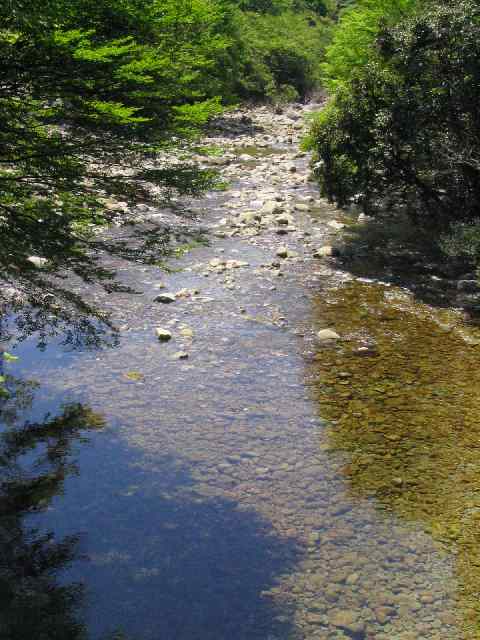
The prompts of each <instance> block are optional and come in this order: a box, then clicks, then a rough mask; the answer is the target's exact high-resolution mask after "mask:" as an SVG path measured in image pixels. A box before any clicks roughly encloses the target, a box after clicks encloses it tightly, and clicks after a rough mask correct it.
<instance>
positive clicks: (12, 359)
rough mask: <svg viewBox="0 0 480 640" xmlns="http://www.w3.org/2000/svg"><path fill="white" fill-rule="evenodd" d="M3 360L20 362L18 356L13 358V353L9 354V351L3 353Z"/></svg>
mask: <svg viewBox="0 0 480 640" xmlns="http://www.w3.org/2000/svg"><path fill="white" fill-rule="evenodd" d="M3 359H4V360H6V361H7V362H15V361H16V360H18V356H12V354H11V353H8V352H7V351H4V352H3Z"/></svg>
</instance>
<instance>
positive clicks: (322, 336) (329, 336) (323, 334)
mask: <svg viewBox="0 0 480 640" xmlns="http://www.w3.org/2000/svg"><path fill="white" fill-rule="evenodd" d="M317 338H318V339H319V340H320V341H321V342H330V341H334V340H340V339H341V338H340V336H339V335H338V333H336V332H335V331H333V329H321V330H320V331H319V332H318V333H317Z"/></svg>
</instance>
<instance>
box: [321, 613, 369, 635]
mask: <svg viewBox="0 0 480 640" xmlns="http://www.w3.org/2000/svg"><path fill="white" fill-rule="evenodd" d="M328 620H329V622H330V624H331V625H333V626H334V627H338V628H339V629H345V630H346V631H349V632H351V633H354V634H360V633H363V631H364V630H365V623H364V622H363V620H361V619H360V618H359V616H358V614H357V612H356V611H353V610H351V609H344V610H339V609H337V610H336V611H333V612H332V613H330V615H329V617H328Z"/></svg>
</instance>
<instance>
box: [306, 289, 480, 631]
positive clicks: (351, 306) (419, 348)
mask: <svg viewBox="0 0 480 640" xmlns="http://www.w3.org/2000/svg"><path fill="white" fill-rule="evenodd" d="M315 313H316V318H317V320H318V322H319V324H321V325H322V326H334V327H335V329H336V330H337V331H338V332H339V333H340V334H341V335H342V336H343V338H344V340H342V341H341V342H339V343H338V344H337V345H336V346H332V347H326V346H325V347H321V348H320V349H319V351H318V353H317V354H316V356H315V357H314V358H313V361H312V362H311V364H310V366H311V372H312V376H313V377H314V379H315V387H314V388H315V394H316V399H317V401H318V404H319V409H320V412H321V415H322V417H324V418H327V419H329V421H330V422H331V426H330V427H329V430H328V436H329V439H330V443H331V446H332V448H333V449H336V450H338V451H343V452H347V453H348V456H349V461H348V463H347V464H346V465H345V467H344V469H343V473H344V476H345V477H346V478H347V479H348V483H349V486H350V488H351V491H352V493H353V496H354V497H356V498H357V499H358V498H365V497H369V498H373V499H374V500H375V502H376V504H377V505H378V508H379V509H381V510H384V511H388V512H391V513H393V514H395V515H396V516H399V517H400V518H401V519H402V520H405V521H408V522H410V523H416V524H417V525H418V524H419V525H421V526H422V527H423V529H424V530H425V531H426V532H428V533H429V534H430V535H431V536H432V537H433V539H434V540H435V541H436V542H437V543H438V545H439V546H440V547H442V548H443V549H445V550H446V551H447V553H449V554H453V557H454V558H455V561H454V562H455V571H456V580H457V583H458V589H457V607H456V608H457V611H456V614H455V615H456V616H458V620H459V624H460V628H461V629H462V632H463V635H462V636H461V638H462V640H463V638H465V639H468V640H473V639H474V638H478V637H479V634H480V599H479V592H480V481H479V479H480V422H479V419H478V417H479V415H480V366H479V365H480V352H479V348H480V347H479V346H478V345H480V340H479V338H480V335H478V331H477V332H475V330H474V329H472V328H471V327H470V328H468V329H466V328H465V326H463V325H462V322H461V319H460V317H459V315H458V314H454V313H453V312H447V311H442V312H440V311H433V310H432V309H429V308H427V307H425V306H423V305H421V304H418V303H416V302H415V301H414V299H413V298H412V296H411V295H408V294H407V293H405V292H404V291H400V290H397V289H394V288H390V287H386V286H380V285H366V284H361V283H359V282H350V283H348V284H346V285H344V286H343V287H340V288H339V289H338V290H335V291H333V290H332V291H331V292H327V294H326V295H325V296H324V297H323V298H322V299H319V300H318V301H317V304H316V309H315ZM442 615H443V616H444V618H445V622H446V623H448V622H450V621H451V617H452V613H451V612H449V611H445V612H443V613H442Z"/></svg>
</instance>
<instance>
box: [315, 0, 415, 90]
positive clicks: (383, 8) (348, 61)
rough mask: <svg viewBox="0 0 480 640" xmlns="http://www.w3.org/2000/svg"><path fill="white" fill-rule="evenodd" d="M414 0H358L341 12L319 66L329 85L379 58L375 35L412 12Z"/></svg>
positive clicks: (345, 80)
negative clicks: (321, 64)
mask: <svg viewBox="0 0 480 640" xmlns="http://www.w3.org/2000/svg"><path fill="white" fill-rule="evenodd" d="M417 5H418V0H358V2H356V3H351V4H350V6H349V7H347V8H346V9H345V10H344V11H343V12H342V15H341V18H340V22H339V25H338V27H337V28H336V29H335V31H334V34H333V38H332V42H331V44H329V46H328V47H327V50H326V54H325V58H326V60H325V63H324V64H323V66H322V71H323V78H324V82H325V83H326V85H327V86H328V87H329V88H330V89H335V87H336V86H337V85H338V84H339V83H348V82H349V81H350V80H351V78H352V76H353V75H354V73H355V72H356V70H358V69H361V68H362V67H364V66H365V65H366V64H367V63H369V62H372V61H373V60H380V56H379V55H378V49H377V46H376V45H377V37H378V35H379V33H380V31H381V30H382V29H384V28H385V26H387V25H394V24H396V23H398V22H399V21H400V20H401V19H402V18H404V17H405V16H406V15H408V14H409V13H411V12H412V10H413V9H415V7H416V6H417Z"/></svg>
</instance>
